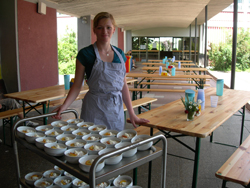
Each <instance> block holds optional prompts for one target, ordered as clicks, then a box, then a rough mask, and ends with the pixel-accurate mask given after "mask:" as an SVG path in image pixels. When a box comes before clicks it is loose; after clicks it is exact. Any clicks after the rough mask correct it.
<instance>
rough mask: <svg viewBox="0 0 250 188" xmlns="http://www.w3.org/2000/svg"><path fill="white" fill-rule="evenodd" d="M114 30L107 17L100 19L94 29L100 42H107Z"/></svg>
mask: <svg viewBox="0 0 250 188" xmlns="http://www.w3.org/2000/svg"><path fill="white" fill-rule="evenodd" d="M114 32H115V27H114V25H113V24H112V22H111V20H110V19H109V18H103V19H101V20H100V21H99V23H98V25H97V27H96V28H95V29H94V33H95V34H96V37H97V40H98V41H102V42H109V41H110V39H111V37H112V35H113V34H114Z"/></svg>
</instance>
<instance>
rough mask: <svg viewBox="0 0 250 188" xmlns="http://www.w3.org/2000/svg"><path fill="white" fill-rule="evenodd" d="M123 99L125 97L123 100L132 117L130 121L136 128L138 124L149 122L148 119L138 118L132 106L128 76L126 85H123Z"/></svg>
mask: <svg viewBox="0 0 250 188" xmlns="http://www.w3.org/2000/svg"><path fill="white" fill-rule="evenodd" d="M122 99H123V102H124V103H125V105H126V107H127V109H128V113H129V117H130V123H132V124H133V126H134V127H135V128H136V124H138V125H141V124H145V123H148V122H149V121H148V120H146V119H142V118H138V117H137V116H136V114H135V112H134V109H133V107H132V103H131V99H130V95H129V89H128V85H127V81H126V77H124V85H123V88H122Z"/></svg>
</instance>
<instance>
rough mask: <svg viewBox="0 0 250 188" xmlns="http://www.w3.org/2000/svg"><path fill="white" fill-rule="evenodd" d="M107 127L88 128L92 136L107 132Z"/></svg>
mask: <svg viewBox="0 0 250 188" xmlns="http://www.w3.org/2000/svg"><path fill="white" fill-rule="evenodd" d="M106 129H107V127H106V126H105V125H92V126H90V127H89V128H88V130H89V131H90V132H91V134H99V132H100V131H104V130H106Z"/></svg>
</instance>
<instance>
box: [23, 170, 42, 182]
mask: <svg viewBox="0 0 250 188" xmlns="http://www.w3.org/2000/svg"><path fill="white" fill-rule="evenodd" d="M42 177H43V174H42V173H41V172H30V173H28V174H26V175H25V177H24V179H25V182H26V183H27V184H29V185H34V183H35V181H36V180H39V179H41V178H42Z"/></svg>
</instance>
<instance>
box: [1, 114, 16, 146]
mask: <svg viewBox="0 0 250 188" xmlns="http://www.w3.org/2000/svg"><path fill="white" fill-rule="evenodd" d="M8 123H9V125H10V144H7V143H6V134H5V125H7V124H8ZM13 124H14V121H13V117H10V120H9V121H8V120H5V121H4V119H3V143H4V145H7V146H11V147H12V145H13V144H12V127H13Z"/></svg>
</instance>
